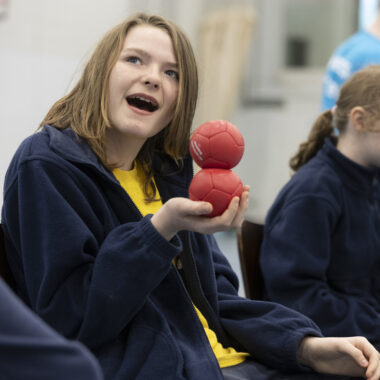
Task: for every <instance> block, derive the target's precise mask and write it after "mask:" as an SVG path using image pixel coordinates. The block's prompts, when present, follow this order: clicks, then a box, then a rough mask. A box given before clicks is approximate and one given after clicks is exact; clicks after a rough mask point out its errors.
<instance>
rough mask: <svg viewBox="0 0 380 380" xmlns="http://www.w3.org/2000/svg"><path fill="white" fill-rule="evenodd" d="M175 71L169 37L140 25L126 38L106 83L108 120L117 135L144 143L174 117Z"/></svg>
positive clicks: (147, 26)
mask: <svg viewBox="0 0 380 380" xmlns="http://www.w3.org/2000/svg"><path fill="white" fill-rule="evenodd" d="M177 96H178V69H177V62H176V58H175V54H174V49H173V44H172V41H171V38H170V36H169V35H168V34H167V33H166V32H165V31H164V30H162V29H159V28H156V27H153V26H150V25H139V26H135V27H133V28H132V29H131V30H130V31H129V32H128V35H127V36H126V38H125V41H124V45H123V48H122V50H121V53H120V56H119V58H118V60H117V62H116V64H115V66H114V67H113V69H112V71H111V74H110V78H109V84H108V99H109V105H108V117H109V119H110V121H111V124H112V128H113V132H116V134H117V135H120V136H121V135H123V136H127V137H133V138H135V139H136V138H137V139H138V140H143V141H144V140H146V139H147V138H149V137H152V136H154V135H156V134H157V133H159V132H160V131H161V130H162V129H163V128H164V127H165V126H166V125H168V123H169V122H170V120H171V119H172V117H173V112H174V107H175V104H176V100H177Z"/></svg>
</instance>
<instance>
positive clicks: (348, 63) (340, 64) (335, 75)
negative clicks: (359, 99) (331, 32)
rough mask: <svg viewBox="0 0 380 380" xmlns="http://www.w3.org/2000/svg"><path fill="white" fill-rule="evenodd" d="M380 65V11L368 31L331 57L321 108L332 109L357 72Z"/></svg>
mask: <svg viewBox="0 0 380 380" xmlns="http://www.w3.org/2000/svg"><path fill="white" fill-rule="evenodd" d="M377 64H380V10H379V9H378V10H377V16H376V19H375V20H374V22H373V23H372V24H371V25H370V26H369V27H368V28H366V29H362V30H359V31H358V32H357V33H355V34H354V35H352V36H351V37H349V38H348V39H346V40H345V41H343V42H342V43H341V44H340V45H339V46H338V47H337V48H336V50H335V51H334V53H333V55H332V56H331V58H330V60H329V62H328V64H327V67H326V72H325V76H324V79H323V87H322V99H321V108H322V110H323V111H325V110H328V109H330V108H332V107H333V106H334V105H335V102H336V100H337V98H338V96H339V91H340V88H341V87H342V85H343V83H344V82H345V81H346V80H347V79H348V78H350V77H351V75H352V74H353V73H355V72H356V71H358V70H360V69H362V68H364V67H367V66H370V65H377Z"/></svg>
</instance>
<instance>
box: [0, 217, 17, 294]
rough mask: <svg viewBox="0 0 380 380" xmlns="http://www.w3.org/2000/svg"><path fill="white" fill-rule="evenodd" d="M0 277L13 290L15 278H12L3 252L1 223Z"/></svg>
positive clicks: (1, 228) (0, 226) (0, 228)
mask: <svg viewBox="0 0 380 380" xmlns="http://www.w3.org/2000/svg"><path fill="white" fill-rule="evenodd" d="M0 277H1V278H2V279H3V280H4V281H5V282H6V283H7V284H8V286H9V287H10V288H11V289H13V290H15V288H16V287H15V280H14V278H13V275H12V272H11V269H10V267H9V264H8V259H7V256H6V254H5V243H4V231H3V226H2V224H0Z"/></svg>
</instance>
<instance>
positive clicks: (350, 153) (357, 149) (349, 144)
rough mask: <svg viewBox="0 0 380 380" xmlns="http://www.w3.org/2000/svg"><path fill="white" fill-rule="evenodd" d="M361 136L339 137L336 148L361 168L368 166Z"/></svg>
mask: <svg viewBox="0 0 380 380" xmlns="http://www.w3.org/2000/svg"><path fill="white" fill-rule="evenodd" d="M359 140H360V136H350V135H349V134H347V135H345V134H344V135H341V136H339V139H338V143H337V146H336V148H337V149H338V151H339V152H340V153H342V154H343V155H344V156H346V157H347V158H349V159H350V160H352V161H354V162H356V163H357V164H359V165H361V166H368V163H367V161H366V159H365V155H364V154H363V149H362V148H361V144H360V141H359Z"/></svg>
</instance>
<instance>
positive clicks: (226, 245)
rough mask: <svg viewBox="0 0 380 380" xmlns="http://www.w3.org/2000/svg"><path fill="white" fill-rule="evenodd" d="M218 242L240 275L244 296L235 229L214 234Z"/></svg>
mask: <svg viewBox="0 0 380 380" xmlns="http://www.w3.org/2000/svg"><path fill="white" fill-rule="evenodd" d="M214 236H215V239H216V241H217V242H218V245H219V248H220V250H221V251H222V252H223V253H224V255H225V256H226V258H227V260H228V261H229V262H230V264H231V266H232V268H233V270H234V271H235V273H236V274H237V275H238V277H239V282H240V287H239V294H240V295H241V296H244V289H243V282H242V277H241V270H240V262H239V254H238V246H237V240H236V232H235V231H226V232H217V233H216V234H214Z"/></svg>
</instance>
